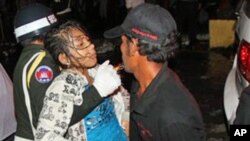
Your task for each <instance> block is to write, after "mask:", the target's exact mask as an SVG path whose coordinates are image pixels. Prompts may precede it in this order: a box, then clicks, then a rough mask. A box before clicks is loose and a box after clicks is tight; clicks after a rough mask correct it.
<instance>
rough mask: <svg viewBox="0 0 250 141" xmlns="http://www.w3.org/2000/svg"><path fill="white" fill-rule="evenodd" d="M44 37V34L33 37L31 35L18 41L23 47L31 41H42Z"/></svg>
mask: <svg viewBox="0 0 250 141" xmlns="http://www.w3.org/2000/svg"><path fill="white" fill-rule="evenodd" d="M44 38H45V34H40V35H37V36H34V37H32V38H29V39H26V40H23V41H21V42H20V43H21V45H22V46H24V47H25V46H28V45H30V44H32V42H34V41H37V40H39V41H42V42H43V41H44Z"/></svg>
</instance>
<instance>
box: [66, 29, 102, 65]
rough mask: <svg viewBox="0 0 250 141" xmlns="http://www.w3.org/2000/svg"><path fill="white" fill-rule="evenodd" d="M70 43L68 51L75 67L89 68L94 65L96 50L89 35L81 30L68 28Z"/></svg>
mask: <svg viewBox="0 0 250 141" xmlns="http://www.w3.org/2000/svg"><path fill="white" fill-rule="evenodd" d="M70 39H71V43H70V46H69V51H70V54H71V55H72V56H70V57H71V60H72V62H73V63H74V65H75V66H76V67H86V68H91V67H93V66H95V65H96V63H97V58H96V51H95V46H94V44H93V43H92V42H91V41H90V39H89V37H88V36H87V35H86V34H85V33H84V32H83V31H81V30H79V29H77V28H72V29H71V30H70Z"/></svg>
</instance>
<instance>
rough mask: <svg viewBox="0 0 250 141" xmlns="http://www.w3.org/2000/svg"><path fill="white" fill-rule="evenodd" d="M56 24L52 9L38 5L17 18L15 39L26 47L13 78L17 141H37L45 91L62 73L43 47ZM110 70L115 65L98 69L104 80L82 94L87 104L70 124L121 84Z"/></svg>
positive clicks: (76, 110) (76, 109) (23, 10)
mask: <svg viewBox="0 0 250 141" xmlns="http://www.w3.org/2000/svg"><path fill="white" fill-rule="evenodd" d="M57 24H58V20H57V18H56V17H55V15H54V14H53V13H52V11H51V9H50V8H48V7H46V6H44V5H42V4H39V3H32V4H29V5H27V6H24V7H23V8H21V9H20V10H18V12H17V14H16V16H15V21H14V30H15V36H16V39H17V41H18V42H20V43H21V44H22V45H23V46H24V48H23V50H22V53H21V55H20V57H19V60H18V62H17V65H16V67H15V71H14V77H13V82H14V98H15V112H16V119H17V130H16V136H15V141H32V140H34V134H35V133H36V131H35V130H36V127H37V122H38V117H39V114H40V112H41V110H42V107H43V99H44V96H45V92H46V90H47V88H48V87H49V85H50V84H51V82H52V80H53V79H54V78H55V76H57V75H58V74H59V72H60V70H59V67H58V65H57V64H56V63H55V61H54V60H53V58H52V56H51V55H50V54H49V52H48V51H47V50H45V48H44V38H45V36H46V33H47V32H48V31H50V30H51V29H52V28H54V27H55V26H56V25H57ZM109 67H112V66H111V65H109V64H104V65H103V66H102V67H99V68H102V71H100V72H99V73H101V74H100V75H101V76H102V77H100V78H99V79H98V80H99V81H98V82H97V84H96V85H92V86H90V88H89V90H88V91H85V92H84V93H83V94H82V99H84V102H83V103H82V104H81V105H79V106H74V113H73V116H74V117H76V118H74V119H72V122H71V123H70V125H72V124H74V123H76V122H78V121H80V120H81V119H82V118H83V117H85V116H86V115H87V114H88V113H89V112H90V111H91V110H92V109H93V108H94V107H95V106H96V105H98V104H99V103H100V102H101V101H102V100H103V98H102V97H106V96H107V95H109V94H111V93H113V91H114V90H115V89H116V88H117V87H118V86H119V85H120V84H118V83H114V85H110V84H111V83H112V82H114V80H115V79H119V78H118V76H115V75H113V73H112V72H110V71H109V69H108V68H109ZM94 79H95V80H96V79H97V78H94ZM96 81H97V80H96ZM107 82H109V83H107ZM65 90H67V88H66V87H65ZM48 98H49V99H52V100H54V101H56V100H57V98H58V94H57V93H51V95H50V97H48ZM52 118H53V117H52ZM61 124H64V123H61ZM55 132H56V131H55Z"/></svg>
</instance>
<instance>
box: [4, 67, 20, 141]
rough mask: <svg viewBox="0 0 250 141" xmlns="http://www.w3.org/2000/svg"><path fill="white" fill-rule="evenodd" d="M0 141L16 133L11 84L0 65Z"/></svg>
mask: <svg viewBox="0 0 250 141" xmlns="http://www.w3.org/2000/svg"><path fill="white" fill-rule="evenodd" d="M0 112H1V114H0V140H3V139H4V138H6V137H8V136H9V135H11V134H13V133H14V132H15V131H16V119H15V114H14V99H13V84H12V81H11V80H10V78H9V76H8V74H7V73H6V71H5V69H4V68H3V66H2V65H1V64H0Z"/></svg>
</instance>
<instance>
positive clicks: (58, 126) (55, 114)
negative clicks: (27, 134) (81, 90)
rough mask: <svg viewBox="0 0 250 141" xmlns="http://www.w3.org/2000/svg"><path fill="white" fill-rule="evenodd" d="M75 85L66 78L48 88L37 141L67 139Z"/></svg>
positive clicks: (36, 135) (39, 121)
mask: <svg viewBox="0 0 250 141" xmlns="http://www.w3.org/2000/svg"><path fill="white" fill-rule="evenodd" d="M74 88H76V87H74V86H72V85H70V84H67V83H65V81H64V80H56V81H54V82H53V83H52V84H51V86H50V87H49V88H48V90H47V92H46V95H45V98H44V105H43V108H42V111H41V113H40V116H39V120H38V126H37V131H36V134H35V140H36V141H48V140H50V141H67V139H65V138H64V137H63V136H64V134H65V133H66V132H67V130H68V127H69V123H70V121H71V118H72V113H73V107H74V97H75V96H74V94H73V93H70V91H69V90H73V89H74Z"/></svg>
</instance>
